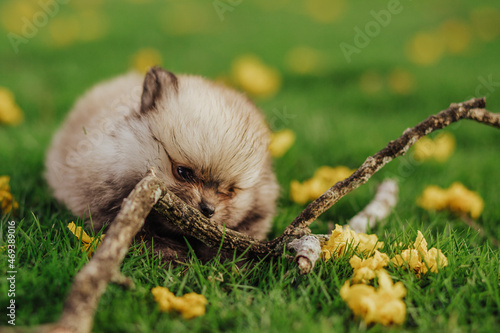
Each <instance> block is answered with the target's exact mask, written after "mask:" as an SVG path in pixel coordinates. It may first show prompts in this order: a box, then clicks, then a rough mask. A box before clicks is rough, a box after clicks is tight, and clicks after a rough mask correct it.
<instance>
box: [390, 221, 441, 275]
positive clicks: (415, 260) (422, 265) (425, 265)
mask: <svg viewBox="0 0 500 333" xmlns="http://www.w3.org/2000/svg"><path fill="white" fill-rule="evenodd" d="M391 261H392V262H393V263H394V264H395V265H396V266H402V265H404V264H407V265H408V267H409V268H411V269H412V270H413V272H415V274H416V275H417V276H418V277H420V276H421V275H422V274H426V273H427V272H428V271H431V272H432V273H437V272H438V271H439V269H440V268H443V267H445V266H448V259H447V258H446V256H445V255H444V254H443V252H441V250H438V249H436V248H434V247H433V248H431V249H430V250H427V241H426V240H425V238H424V235H422V233H421V232H420V231H417V238H416V240H415V243H414V244H413V248H408V249H406V250H404V251H403V252H401V254H398V255H396V256H395V257H394V258H392V260H391Z"/></svg>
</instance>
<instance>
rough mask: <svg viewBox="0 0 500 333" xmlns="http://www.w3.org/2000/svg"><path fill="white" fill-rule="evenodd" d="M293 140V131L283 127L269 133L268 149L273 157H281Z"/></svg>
mask: <svg viewBox="0 0 500 333" xmlns="http://www.w3.org/2000/svg"><path fill="white" fill-rule="evenodd" d="M294 142H295V133H294V132H293V131H292V130H290V129H284V130H281V131H278V132H275V133H272V134H271V143H270V144H269V151H270V152H271V156H273V157H281V156H283V155H285V153H286V152H287V151H288V149H290V147H291V146H292V145H293V143H294Z"/></svg>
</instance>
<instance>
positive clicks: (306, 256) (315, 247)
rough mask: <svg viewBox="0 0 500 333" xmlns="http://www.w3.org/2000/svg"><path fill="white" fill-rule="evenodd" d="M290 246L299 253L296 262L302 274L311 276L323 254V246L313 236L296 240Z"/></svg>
mask: <svg viewBox="0 0 500 333" xmlns="http://www.w3.org/2000/svg"><path fill="white" fill-rule="evenodd" d="M288 246H289V247H291V248H293V249H294V250H295V251H296V252H297V254H296V255H295V261H296V262H297V266H298V267H299V270H300V274H309V273H310V272H311V271H312V269H313V268H314V265H315V264H316V261H317V260H318V259H319V255H320V254H321V244H320V242H319V240H318V238H317V237H315V236H313V235H309V236H304V237H302V238H299V239H295V240H294V241H292V242H291V243H290V244H288Z"/></svg>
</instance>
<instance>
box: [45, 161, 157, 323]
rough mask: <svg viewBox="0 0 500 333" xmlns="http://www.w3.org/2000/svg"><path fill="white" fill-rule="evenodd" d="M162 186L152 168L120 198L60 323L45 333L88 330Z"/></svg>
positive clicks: (79, 274)
mask: <svg viewBox="0 0 500 333" xmlns="http://www.w3.org/2000/svg"><path fill="white" fill-rule="evenodd" d="M164 189H165V185H164V184H162V182H161V181H160V180H159V179H158V178H157V177H156V176H155V174H154V172H153V171H150V172H149V173H148V175H147V176H146V177H145V178H144V179H143V180H141V181H140V182H139V183H138V184H137V185H136V187H135V189H134V190H133V191H132V192H131V193H130V195H129V196H128V197H127V198H126V199H125V200H124V201H123V204H122V208H121V210H120V212H119V214H118V216H117V217H116V219H115V220H114V221H113V223H111V225H110V227H109V230H108V232H107V233H106V237H105V238H104V240H103V242H102V244H101V245H100V246H99V248H98V249H97V251H96V252H95V254H94V256H93V257H92V259H91V260H90V262H89V263H88V264H86V265H85V266H84V267H83V269H82V270H81V271H80V272H79V273H78V274H77V275H76V277H75V281H74V283H73V287H72V288H71V292H70V294H69V296H68V299H67V301H66V303H65V304H64V309H63V314H62V316H61V319H60V320H59V322H57V323H56V324H54V325H48V326H45V327H43V329H44V330H46V331H47V332H48V331H50V332H53V331H57V332H90V331H91V329H92V324H93V321H94V314H95V311H96V309H97V305H98V302H99V299H100V298H101V295H102V294H103V293H104V291H105V289H106V286H107V285H108V283H109V282H111V281H117V280H119V281H121V282H125V281H127V279H126V278H125V277H123V276H122V275H121V273H120V271H119V269H120V264H121V263H122V261H123V258H124V257H125V255H126V254H127V252H128V248H129V246H130V243H131V241H132V239H133V238H134V236H135V235H136V234H137V233H138V232H139V230H140V229H141V227H142V226H143V225H144V221H145V219H146V217H147V215H148V214H149V212H150V211H151V209H152V207H153V206H154V205H155V204H156V202H157V201H158V200H159V199H160V197H161V195H162V192H163V190H164Z"/></svg>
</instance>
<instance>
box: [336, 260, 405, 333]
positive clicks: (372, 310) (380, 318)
mask: <svg viewBox="0 0 500 333" xmlns="http://www.w3.org/2000/svg"><path fill="white" fill-rule="evenodd" d="M377 276H378V284H379V287H378V289H375V288H374V287H372V286H368V285H365V284H354V285H351V283H350V282H349V281H346V282H345V283H344V285H343V286H342V288H341V289H340V296H341V297H342V299H343V300H344V301H345V302H346V303H347V305H348V306H349V308H351V310H352V311H353V312H354V314H355V315H358V316H361V317H362V318H363V320H364V321H365V323H366V324H371V323H381V324H383V325H390V324H402V323H403V322H404V321H405V317H406V305H405V303H404V302H403V300H402V299H403V297H405V295H406V288H405V287H404V285H403V283H402V282H396V283H393V281H392V279H391V277H390V276H389V274H387V272H385V271H384V270H380V271H378V272H377Z"/></svg>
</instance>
